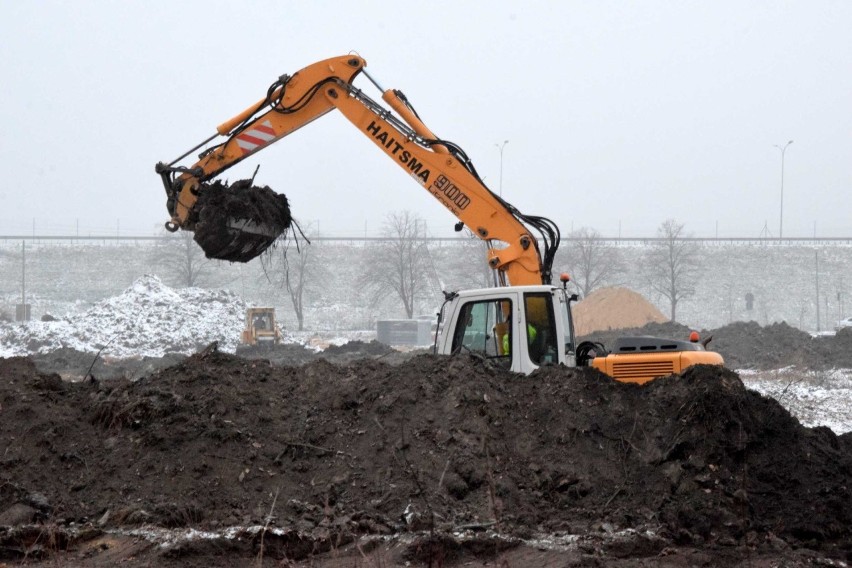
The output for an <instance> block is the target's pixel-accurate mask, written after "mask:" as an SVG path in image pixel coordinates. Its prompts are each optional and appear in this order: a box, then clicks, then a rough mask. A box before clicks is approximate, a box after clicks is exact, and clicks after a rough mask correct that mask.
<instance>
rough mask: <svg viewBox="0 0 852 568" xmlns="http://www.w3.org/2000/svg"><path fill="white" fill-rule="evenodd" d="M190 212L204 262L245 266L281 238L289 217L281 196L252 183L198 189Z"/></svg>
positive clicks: (287, 206)
mask: <svg viewBox="0 0 852 568" xmlns="http://www.w3.org/2000/svg"><path fill="white" fill-rule="evenodd" d="M197 191H198V199H197V201H196V202H195V205H194V206H193V207H192V211H191V212H190V221H191V223H192V224H193V225H194V231H195V237H194V238H195V242H197V243H198V245H199V246H200V247H201V249H202V250H203V251H204V254H205V255H206V256H207V258H215V259H219V260H228V261H231V262H248V261H250V260H251V259H253V258H255V257H257V256H259V255H260V254H262V253H263V252H264V251H265V250H266V249H268V248H269V247H270V246H271V245H272V244H273V243H274V242H275V240H276V239H278V238H279V237H281V236H282V235H285V234H286V232H287V229H289V228H290V225H291V223H292V217H291V216H290V205H289V203H288V202H287V198H286V197H285V196H284V195H281V194H278V193H275V192H274V191H272V189H270V188H269V187H268V186H263V187H258V186H254V185H252V180H250V179H245V180H238V181H235V182H234V183H232V184H230V185H229V184H227V183H223V182H221V181H215V182H213V183H202V184H201V185H200V186H199V187H198V190H197Z"/></svg>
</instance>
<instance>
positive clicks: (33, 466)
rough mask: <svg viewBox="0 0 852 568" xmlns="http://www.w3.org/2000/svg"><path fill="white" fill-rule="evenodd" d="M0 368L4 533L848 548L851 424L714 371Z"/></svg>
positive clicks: (261, 364) (439, 362) (465, 365)
mask: <svg viewBox="0 0 852 568" xmlns="http://www.w3.org/2000/svg"><path fill="white" fill-rule="evenodd" d="M0 376H2V377H3V381H0V405H2V412H3V415H4V419H3V420H2V421H0V442H2V444H3V446H4V448H6V449H5V452H4V454H3V457H2V462H0V463H2V468H0V518H3V516H4V515H6V516H7V518H9V517H12V516H14V518H15V519H16V520H17V523H19V524H23V523H26V522H29V521H41V522H56V523H59V524H63V525H67V524H68V523H71V522H74V523H77V524H78V525H79V524H83V525H85V524H86V523H95V522H96V524H98V525H99V526H103V527H107V528H109V527H116V526H124V527H126V526H135V525H142V524H145V525H158V526H162V527H175V526H193V527H198V528H207V529H214V528H217V527H228V526H238V525H239V526H250V525H264V524H265V523H267V522H270V523H271V525H272V526H275V527H277V528H280V529H282V530H285V531H286V530H292V531H298V534H301V535H313V537H314V538H315V539H319V540H321V539H323V538H326V539H327V538H329V535H332V536H334V538H337V539H340V540H338V542H346V540H347V539H351V538H354V537H355V536H357V535H362V534H387V533H396V532H407V531H417V530H424V529H429V528H430V527H432V526H434V527H435V528H436V529H437V530H439V531H450V530H452V529H454V528H455V529H458V528H459V527H464V526H468V527H469V526H478V527H492V528H496V529H498V530H499V531H501V532H503V533H508V534H516V535H529V534H530V533H531V532H533V531H549V532H557V531H563V532H568V533H575V534H576V533H578V532H582V531H584V530H590V529H591V528H593V527H595V526H600V525H601V523H604V524H609V525H610V526H612V527H615V528H622V529H623V528H643V527H644V528H648V527H653V530H654V531H655V534H657V535H658V536H657V537H655V538H656V540H654V541H653V542H651V543H650V544H648V545H647V546H648V547H649V550H646V551H644V553H643V554H645V555H647V554H657V553H658V552H660V551H661V550H662V548H663V547H664V546H665V545H666V543H670V544H689V545H702V546H704V545H714V546H715V545H720V546H727V545H731V546H733V545H737V544H747V543H749V542H751V543H756V542H763V539H764V538H768V537H769V536H771V535H777V536H779V537H781V538H782V539H784V540H786V541H787V542H789V543H792V544H794V545H796V546H807V547H811V548H820V549H823V550H825V551H829V553H831V554H835V555H841V556H844V555H845V556H846V557H847V558H848V557H849V555H850V550H852V548H850V547H852V493H850V488H852V485H850V483H852V436H849V435H846V436H840V437H838V436H835V435H834V434H833V433H832V432H831V431H830V430H828V429H825V428H816V429H806V428H803V427H802V426H800V425H799V423H798V422H797V421H796V420H795V419H794V418H792V417H791V416H790V415H789V414H788V413H787V412H786V411H785V410H784V409H783V408H782V407H781V406H780V405H779V404H778V403H776V402H775V401H774V400H771V399H767V398H763V397H761V396H760V395H758V394H756V393H754V392H751V391H747V390H746V389H745V388H744V387H743V385H742V383H741V382H740V380H739V378H738V377H737V376H736V375H735V374H733V373H732V372H730V371H726V370H724V369H719V368H712V367H694V368H692V369H690V370H689V371H687V372H686V373H685V374H684V375H683V376H682V377H677V376H675V377H670V378H666V379H660V380H657V381H655V382H653V383H650V384H649V385H647V386H645V387H638V386H636V385H630V384H621V383H616V382H614V381H612V380H610V379H609V378H607V377H605V376H603V375H601V374H599V373H597V372H594V371H592V370H589V369H565V368H556V367H551V368H543V369H541V370H539V371H538V372H536V373H534V374H533V375H531V376H529V377H526V376H519V375H514V374H510V373H508V372H506V371H503V370H500V369H497V368H492V367H490V366H489V365H488V364H487V363H486V362H484V361H481V360H478V359H473V358H468V357H454V358H444V357H440V358H439V357H434V356H428V355H421V356H418V357H415V358H413V359H410V360H409V361H407V362H405V363H403V364H401V365H400V366H397V367H392V366H390V365H387V364H385V363H383V362H381V361H371V360H360V361H359V362H358V363H357V364H353V365H333V364H331V363H329V362H327V361H325V360H319V361H316V362H313V363H310V364H308V365H305V366H303V367H300V368H296V367H276V366H273V365H271V364H269V363H268V362H267V361H263V360H246V359H242V358H238V357H234V356H230V355H225V354H219V353H210V354H208V355H193V356H192V357H190V358H188V359H186V360H185V361H183V362H181V363H179V364H178V365H175V366H173V367H170V368H167V369H163V370H161V371H158V372H156V373H155V374H153V375H151V376H149V377H146V378H144V379H141V380H139V381H136V382H129V381H109V382H84V383H74V384H69V383H66V382H63V381H61V380H60V379H59V377H58V376H56V375H49V374H40V373H38V372H37V371H36V370H35V368H34V366H33V364H32V362H31V361H29V360H27V359H22V358H13V359H5V360H0ZM335 535H336V536H335ZM773 538H774V537H773ZM279 554H282V555H284V554H286V555H287V556H288V557H289V558H291V559H292V558H293V554H294V551H293V550H292V549H282V550H281V551H279Z"/></svg>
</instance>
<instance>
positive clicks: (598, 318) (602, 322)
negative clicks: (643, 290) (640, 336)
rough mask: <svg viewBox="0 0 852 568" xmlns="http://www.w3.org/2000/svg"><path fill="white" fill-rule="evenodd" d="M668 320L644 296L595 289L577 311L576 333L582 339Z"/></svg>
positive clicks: (635, 293)
mask: <svg viewBox="0 0 852 568" xmlns="http://www.w3.org/2000/svg"><path fill="white" fill-rule="evenodd" d="M665 321H668V318H667V317H666V316H664V315H663V313H662V312H660V310H658V309H657V308H656V307H655V306H654V305H653V304H652V303H651V302H649V301H648V300H646V299H645V298H644V297H643V296H642V294H639V293H638V292H634V291H633V290H628V289H627V288H620V287H617V286H610V287H607V288H600V289H598V290H595V291H594V292H592V293H591V294H589V295H588V296H587V297H586V298H584V299H583V300H582V301H581V302H580V303H578V304H577V305H576V307H575V308H574V326H575V331H576V333H577V335H580V336H582V335H587V334H589V333H591V332H593V331H606V330H608V329H624V328H630V327H642V326H643V325H645V324H646V323H651V322H657V323H663V322H665Z"/></svg>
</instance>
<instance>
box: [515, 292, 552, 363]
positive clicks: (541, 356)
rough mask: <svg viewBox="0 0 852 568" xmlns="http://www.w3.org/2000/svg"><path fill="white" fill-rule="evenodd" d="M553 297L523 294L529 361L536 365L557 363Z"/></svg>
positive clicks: (539, 293) (537, 293)
mask: <svg viewBox="0 0 852 568" xmlns="http://www.w3.org/2000/svg"><path fill="white" fill-rule="evenodd" d="M552 300H553V296H552V295H551V294H550V293H549V292H533V293H527V294H524V314H525V316H526V320H527V325H526V329H525V330H524V331H525V334H526V341H527V348H528V350H529V356H530V361H532V362H533V363H535V364H536V365H544V364H546V363H558V362H559V355H558V353H559V352H558V351H557V349H558V347H557V345H556V325H555V324H556V322H555V320H554V317H553V301H552Z"/></svg>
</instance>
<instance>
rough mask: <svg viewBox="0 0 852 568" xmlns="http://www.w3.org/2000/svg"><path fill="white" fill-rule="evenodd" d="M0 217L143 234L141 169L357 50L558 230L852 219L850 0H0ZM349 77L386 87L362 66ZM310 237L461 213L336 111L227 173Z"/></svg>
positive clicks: (148, 182)
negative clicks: (406, 216)
mask: <svg viewBox="0 0 852 568" xmlns="http://www.w3.org/2000/svg"><path fill="white" fill-rule="evenodd" d="M0 7H2V17H0V85H2V87H0V125H2V126H0V128H2V136H0V173H2V185H0V234H31V233H32V232H33V230H35V232H36V233H37V234H74V233H75V232H76V231H77V230H78V227H79V233H80V234H81V235H84V234H98V235H99V234H116V233H117V232H118V233H120V234H122V235H129V234H145V235H149V234H155V233H157V232H158V231H159V228H160V227H162V224H163V222H164V221H166V220H167V218H168V214H167V212H166V209H165V194H164V191H163V188H162V185H161V183H160V180H159V178H158V176H157V175H156V174H155V173H154V164H155V163H156V162H158V161H171V160H172V159H174V158H176V157H177V156H179V155H180V154H182V153H183V152H185V151H186V150H188V149H189V148H191V147H193V146H195V145H196V144H197V143H199V142H201V141H202V140H203V139H205V138H207V137H208V136H210V135H211V134H213V133H214V132H215V127H216V125H218V124H219V123H221V122H224V121H225V120H226V119H228V118H230V117H231V116H233V115H235V114H237V113H238V112H240V111H242V110H243V109H244V108H246V107H248V106H249V105H251V104H252V103H254V102H256V101H257V100H258V99H260V98H262V97H263V96H264V95H265V93H266V90H267V87H268V86H269V85H270V83H272V82H273V81H274V80H275V79H276V78H277V77H278V76H279V75H282V74H284V73H289V74H292V73H294V72H296V71H298V70H299V69H301V68H303V67H305V66H307V65H309V64H311V63H313V62H316V61H319V60H322V59H325V58H328V57H333V56H338V55H344V54H347V53H349V52H350V51H356V52H358V53H359V54H360V55H361V56H362V57H364V58H365V59H366V60H367V65H368V67H367V69H368V71H369V72H370V74H371V75H372V76H373V77H375V78H376V79H377V80H379V81H380V82H381V83H382V85H383V86H384V87H385V88H396V89H400V90H402V91H403V92H404V93H405V94H406V95H407V96H408V98H409V99H410V100H411V102H412V104H413V105H414V106H415V107H416V108H417V111H418V112H419V114H420V116H421V117H422V118H423V119H424V121H425V122H426V124H427V125H428V126H429V127H430V128H431V129H432V130H433V131H434V132H435V133H436V134H437V135H438V136H440V137H442V138H445V139H448V140H451V141H453V142H455V143H457V144H459V145H460V146H461V147H462V148H464V149H465V151H466V152H467V153H468V155H469V156H470V157H471V158H472V159H473V162H474V164H475V165H476V167H477V169H478V170H479V172H480V175H482V176H484V177H485V182H486V183H487V184H488V185H489V186H490V187H491V188H492V189H493V190H495V191H497V190H498V188H499V186H500V182H501V180H500V150H499V149H498V147H497V145H498V144H503V142H504V141H505V140H508V141H509V142H508V144H505V146H504V149H503V170H502V171H503V174H502V188H503V189H502V193H503V196H504V197H505V198H506V199H508V200H509V201H510V202H512V203H513V204H514V205H516V206H517V207H518V208H519V209H521V210H522V211H524V212H525V213H529V214H538V215H545V216H549V217H551V218H552V219H553V220H554V221H556V222H557V223H558V224H559V226H560V227H561V229H562V231H563V234H567V233H568V232H570V230H571V229H572V227H573V228H575V229H577V228H579V227H581V226H590V227H593V228H595V229H597V230H598V231H600V232H601V233H602V234H604V235H606V236H617V235H618V234H619V230H620V231H621V234H622V235H623V236H651V235H653V234H654V233H655V231H656V229H657V227H658V226H659V225H660V223H661V222H662V221H664V220H665V219H667V218H673V219H676V220H677V221H679V222H681V223H684V224H685V225H686V231H688V232H690V233H692V234H694V235H695V236H707V237H712V236H714V235H716V234H717V231H718V235H719V236H723V237H724V236H747V237H751V236H753V237H757V236H759V235H760V234H761V232H762V231H763V230H764V229H765V228H766V229H768V231H769V234H770V235H773V236H777V235H778V232H779V222H780V218H779V217H780V207H781V151H780V150H779V148H777V147H775V145H784V144H786V142H787V141H788V140H794V143H793V144H792V145H790V146H789V147H788V148H787V150H786V158H785V167H784V191H783V196H784V197H783V209H784V218H783V231H784V236H785V237H788V236H789V237H793V236H812V235H813V234H814V230H816V233H817V235H818V236H852V226H850V225H852V222H850V212H852V208H850V205H849V202H848V199H849V195H850V190H852V159H850V156H852V2H849V1H837V2H831V1H800V2H781V1H778V2H741V1H714V2H668V1H667V2H650V1H649V2H601V1H588V2H574V1H562V2H556V1H554V2H536V1H530V0H524V1H494V0H491V1H482V2H459V1H453V2H444V1H436V0H431V1H429V2H396V3H392V2H387V1H356V0H350V1H349V2H337V1H319V0H317V1H310V2H309V1H303V2H291V1H275V2H272V1H269V2H249V1H246V2H235V1H229V2H221V1H216V0H205V1H204V2H201V1H185V2H174V1H169V2H164V1H158V0H146V1H144V2H134V1H124V2H112V1H110V2H106V1H104V2H93V1H86V0H78V1H75V2H48V1H32V2H24V1H15V0H0ZM355 83H356V85H357V86H359V87H360V88H362V89H364V90H365V91H367V92H368V94H371V95H374V98H378V96H379V95H378V92H376V91H375V90H374V89H373V87H372V86H371V85H370V83H369V81H368V80H367V79H366V78H365V77H364V76H363V75H362V76H360V77H358V79H356V81H355ZM258 164H260V166H261V167H260V171H259V173H258V177H257V181H258V182H259V183H262V184H265V185H269V186H271V187H272V188H273V189H275V190H277V191H279V192H283V193H285V194H286V195H287V196H288V198H289V199H290V202H291V205H292V208H293V213H294V216H295V217H296V218H297V219H299V220H300V221H301V223H302V224H303V225H310V224H318V225H319V229H320V234H321V235H325V236H332V235H334V236H358V235H363V234H364V233H365V231H366V233H367V234H369V235H377V234H379V232H380V230H381V227H382V224H383V221H384V219H385V218H386V216H387V214H388V213H390V212H394V211H400V210H403V209H408V210H411V211H413V212H415V213H417V214H419V215H420V216H422V217H423V218H424V219H426V221H427V223H428V227H429V230H430V232H431V233H432V234H434V235H436V236H451V235H452V234H453V233H452V226H453V224H454V223H455V221H456V219H455V218H454V217H452V216H451V215H450V213H449V212H448V211H447V210H446V209H444V207H443V206H441V205H440V204H439V203H438V202H437V201H436V200H435V199H434V198H433V197H431V196H430V195H428V193H427V192H425V191H424V190H423V189H422V188H421V187H420V186H419V185H417V184H416V183H414V182H413V181H412V180H411V179H410V178H409V177H408V176H407V175H406V174H405V173H404V172H403V171H402V170H401V169H400V168H398V167H397V166H395V165H394V164H393V163H391V161H390V160H388V158H387V157H386V156H385V155H384V154H383V153H381V152H380V151H379V150H378V149H377V148H375V146H374V145H373V144H372V143H371V142H370V141H369V140H368V139H367V138H365V137H364V135H363V134H361V133H360V132H359V131H358V130H356V129H355V128H354V127H353V126H352V125H351V124H350V123H349V122H348V121H347V120H346V119H345V118H344V117H343V116H341V115H340V114H338V113H332V114H329V115H326V116H325V117H323V118H322V119H321V120H319V121H317V122H315V123H313V124H311V125H309V126H308V127H307V128H305V129H303V130H301V131H299V132H297V133H295V134H294V135H292V136H290V137H288V138H286V139H284V140H282V141H279V142H278V143H277V144H275V145H273V146H271V147H269V148H267V149H266V150H264V151H262V152H260V153H258V154H256V155H254V156H252V157H251V158H250V159H248V160H246V161H244V162H243V164H241V165H240V166H238V167H236V168H234V169H232V170H229V171H228V172H227V173H226V176H227V177H229V178H230V179H237V178H239V177H250V175H251V173H252V172H253V170H254V168H255V167H256V166H257V165H258Z"/></svg>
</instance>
